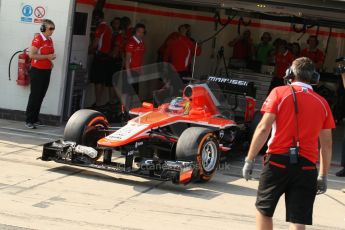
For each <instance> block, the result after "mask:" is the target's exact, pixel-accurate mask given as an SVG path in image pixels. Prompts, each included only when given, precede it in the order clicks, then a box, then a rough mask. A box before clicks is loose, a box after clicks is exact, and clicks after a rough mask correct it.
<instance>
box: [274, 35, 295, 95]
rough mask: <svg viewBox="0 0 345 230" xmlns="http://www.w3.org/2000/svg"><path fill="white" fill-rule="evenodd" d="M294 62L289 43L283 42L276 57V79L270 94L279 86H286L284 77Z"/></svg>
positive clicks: (279, 45) (280, 43)
mask: <svg viewBox="0 0 345 230" xmlns="http://www.w3.org/2000/svg"><path fill="white" fill-rule="evenodd" d="M293 60H294V56H293V54H292V53H291V52H290V51H289V50H288V49H287V42H286V41H285V40H281V41H280V42H279V44H278V52H277V53H276V55H275V64H276V66H275V69H274V77H273V78H272V81H271V85H270V88H269V90H268V92H271V90H272V89H273V88H275V87H277V86H282V85H284V76H285V72H286V69H288V68H289V67H290V66H291V64H292V62H293Z"/></svg>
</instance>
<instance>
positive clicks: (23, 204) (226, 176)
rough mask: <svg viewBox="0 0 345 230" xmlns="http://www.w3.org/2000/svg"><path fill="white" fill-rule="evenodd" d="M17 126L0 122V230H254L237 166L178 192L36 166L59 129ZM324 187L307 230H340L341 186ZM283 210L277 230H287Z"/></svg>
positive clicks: (248, 190) (247, 190)
mask: <svg viewBox="0 0 345 230" xmlns="http://www.w3.org/2000/svg"><path fill="white" fill-rule="evenodd" d="M22 125H23V124H22V123H18V122H10V121H3V120H0V169H1V174H0V204H1V205H0V229H9V230H12V229H13V230H22V229H162V228H164V229H178V228H180V229H240V230H241V229H254V226H255V207H254V202H255V196H256V188H257V185H258V182H257V180H252V181H248V182H246V181H244V180H243V179H242V178H241V177H240V172H241V171H240V170H241V167H242V161H241V159H231V160H230V162H228V163H227V165H222V167H221V168H220V170H219V171H218V173H217V175H216V176H215V177H214V178H213V179H212V181H211V182H209V183H204V184H200V183H198V184H189V185H187V186H183V185H180V186H176V185H173V184H171V183H169V182H159V181H150V180H146V179H142V178H137V177H133V176H127V175H118V174H113V173H107V172H102V171H96V170H91V169H86V168H78V167H70V166H63V165H60V164H57V163H54V162H43V161H40V160H36V158H38V157H40V155H41V150H42V144H44V143H46V142H48V141H50V140H55V139H58V138H59V137H61V135H62V130H63V128H56V127H43V128H41V129H38V130H35V131H30V130H29V131H28V130H25V129H24V130H22ZM260 168H261V165H260V164H259V163H258V164H257V165H256V169H255V173H254V177H255V178H258V176H259V172H260ZM338 169H339V168H337V167H334V168H332V171H331V174H332V173H334V172H335V171H337V170H338ZM329 179H330V182H329V190H328V191H327V194H326V195H321V196H318V197H317V200H316V203H315V211H314V226H312V227H309V228H308V229H320V230H321V229H345V193H342V192H341V191H340V189H341V188H345V180H344V179H341V178H340V179H339V178H337V177H334V176H332V175H330V176H329ZM283 203H284V199H281V201H280V202H279V204H278V208H277V210H276V213H275V219H274V224H275V229H287V224H286V223H285V220H284V219H285V210H284V204H283Z"/></svg>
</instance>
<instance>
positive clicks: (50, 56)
mask: <svg viewBox="0 0 345 230" xmlns="http://www.w3.org/2000/svg"><path fill="white" fill-rule="evenodd" d="M47 58H48V59H49V60H51V61H52V60H54V59H55V58H56V54H48V55H47Z"/></svg>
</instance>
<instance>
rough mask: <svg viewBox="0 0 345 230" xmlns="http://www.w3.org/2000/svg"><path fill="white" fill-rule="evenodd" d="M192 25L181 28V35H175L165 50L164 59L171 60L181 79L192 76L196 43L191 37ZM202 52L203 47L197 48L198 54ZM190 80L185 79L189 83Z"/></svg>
mask: <svg viewBox="0 0 345 230" xmlns="http://www.w3.org/2000/svg"><path fill="white" fill-rule="evenodd" d="M190 29H191V28H190V25H188V24H184V25H183V26H181V27H180V28H179V32H180V35H179V36H176V35H174V39H171V40H170V42H169V43H168V44H167V45H168V46H167V48H166V50H165V52H164V58H163V59H164V61H165V62H169V61H170V62H171V64H172V65H173V66H174V67H175V69H176V71H177V72H178V73H179V75H180V77H181V79H182V80H183V78H185V77H190V75H191V73H190V64H191V60H192V56H193V55H194V53H195V48H196V43H195V42H194V41H193V40H192V39H191V38H190V37H189V35H190ZM200 54H201V47H200V46H198V47H197V49H196V55H197V56H199V55H200ZM187 82H188V81H184V83H187Z"/></svg>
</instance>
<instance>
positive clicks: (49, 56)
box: [29, 46, 56, 61]
mask: <svg viewBox="0 0 345 230" xmlns="http://www.w3.org/2000/svg"><path fill="white" fill-rule="evenodd" d="M29 57H30V58H31V59H34V60H43V59H49V60H51V61H52V60H54V59H55V58H56V55H55V54H39V53H38V48H37V47H35V46H31V47H30V49H29Z"/></svg>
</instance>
